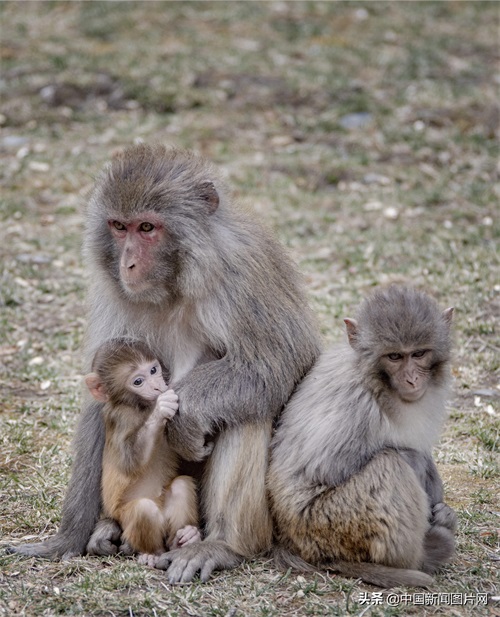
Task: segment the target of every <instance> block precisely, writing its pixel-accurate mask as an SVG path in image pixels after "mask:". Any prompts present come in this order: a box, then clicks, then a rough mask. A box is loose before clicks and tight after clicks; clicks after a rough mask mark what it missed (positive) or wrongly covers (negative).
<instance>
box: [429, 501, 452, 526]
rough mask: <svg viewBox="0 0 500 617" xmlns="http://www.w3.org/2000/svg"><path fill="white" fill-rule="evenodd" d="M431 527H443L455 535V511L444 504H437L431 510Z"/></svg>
mask: <svg viewBox="0 0 500 617" xmlns="http://www.w3.org/2000/svg"><path fill="white" fill-rule="evenodd" d="M431 525H432V526H440V527H445V528H446V529H449V530H450V531H451V532H453V533H455V531H456V530H457V515H456V512H455V510H454V509H453V508H451V507H450V506H449V505H448V504H446V503H444V502H441V503H437V504H436V505H435V506H434V507H433V508H432V517H431Z"/></svg>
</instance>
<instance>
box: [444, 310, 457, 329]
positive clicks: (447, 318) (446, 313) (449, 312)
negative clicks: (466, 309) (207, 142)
mask: <svg viewBox="0 0 500 617" xmlns="http://www.w3.org/2000/svg"><path fill="white" fill-rule="evenodd" d="M454 310H455V309H454V308H453V306H450V308H447V309H445V310H444V311H443V318H444V320H445V321H446V323H447V324H448V326H451V322H452V321H453V311H454Z"/></svg>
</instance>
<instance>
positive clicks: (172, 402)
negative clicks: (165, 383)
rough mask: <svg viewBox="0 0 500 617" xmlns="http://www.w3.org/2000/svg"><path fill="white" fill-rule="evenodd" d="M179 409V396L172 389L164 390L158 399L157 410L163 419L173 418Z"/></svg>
mask: <svg viewBox="0 0 500 617" xmlns="http://www.w3.org/2000/svg"><path fill="white" fill-rule="evenodd" d="M178 409H179V397H178V396H177V394H176V393H175V392H174V391H173V390H172V389H169V390H167V391H166V392H162V393H161V394H160V396H159V397H158V399H157V401H156V408H155V412H156V413H157V414H158V416H159V418H161V419H163V420H171V419H172V418H173V417H174V416H175V414H176V412H177V410H178Z"/></svg>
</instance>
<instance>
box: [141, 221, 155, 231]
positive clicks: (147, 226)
mask: <svg viewBox="0 0 500 617" xmlns="http://www.w3.org/2000/svg"><path fill="white" fill-rule="evenodd" d="M154 228H155V226H154V225H153V223H148V222H145V223H141V225H140V227H139V230H140V231H145V232H146V233H148V232H150V231H153V229H154Z"/></svg>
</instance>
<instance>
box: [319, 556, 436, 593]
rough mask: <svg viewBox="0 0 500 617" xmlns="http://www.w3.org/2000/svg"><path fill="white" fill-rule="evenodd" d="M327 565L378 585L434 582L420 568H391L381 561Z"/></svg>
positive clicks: (423, 584) (423, 585) (427, 583)
mask: <svg viewBox="0 0 500 617" xmlns="http://www.w3.org/2000/svg"><path fill="white" fill-rule="evenodd" d="M326 567H327V568H328V569H331V570H335V572H338V573H339V574H343V575H344V576H349V577H353V578H360V579H361V580H363V581H364V582H365V583H371V584H372V585H377V587H385V588H389V587H399V586H400V585H403V586H405V587H429V586H430V585H432V583H433V582H434V579H433V578H432V576H429V575H428V574H425V572H420V570H406V569H404V568H391V567H390V566H383V565H381V564H379V563H367V562H354V561H353V562H351V561H334V562H329V563H327V564H326Z"/></svg>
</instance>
